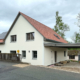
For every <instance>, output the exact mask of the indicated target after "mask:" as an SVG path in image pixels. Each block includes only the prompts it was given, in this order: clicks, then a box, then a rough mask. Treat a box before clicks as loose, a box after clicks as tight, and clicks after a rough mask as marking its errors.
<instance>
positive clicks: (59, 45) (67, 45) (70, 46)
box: [44, 43, 80, 48]
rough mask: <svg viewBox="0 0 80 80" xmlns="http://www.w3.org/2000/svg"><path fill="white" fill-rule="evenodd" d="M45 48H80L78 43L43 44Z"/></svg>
mask: <svg viewBox="0 0 80 80" xmlns="http://www.w3.org/2000/svg"><path fill="white" fill-rule="evenodd" d="M44 46H47V47H61V48H80V43H44Z"/></svg>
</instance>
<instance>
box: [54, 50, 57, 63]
mask: <svg viewBox="0 0 80 80" xmlns="http://www.w3.org/2000/svg"><path fill="white" fill-rule="evenodd" d="M54 59H55V62H57V51H55V52H54Z"/></svg>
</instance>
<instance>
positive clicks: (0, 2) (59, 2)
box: [0, 0, 80, 41]
mask: <svg viewBox="0 0 80 80" xmlns="http://www.w3.org/2000/svg"><path fill="white" fill-rule="evenodd" d="M19 11H20V12H22V13H25V14H26V15H28V16H30V17H32V18H34V19H35V20H37V21H39V22H41V23H43V24H45V25H47V26H48V27H50V28H53V27H54V25H55V13H56V11H59V15H60V16H62V20H63V22H64V23H66V24H68V25H69V26H70V31H67V32H66V39H67V40H69V41H72V40H71V37H72V36H73V35H74V32H78V31H79V28H78V27H77V25H75V22H77V19H76V17H77V15H78V13H80V0H0V33H2V32H5V31H8V29H9V28H10V26H11V24H12V22H13V21H14V19H15V17H16V16H17V14H18V12H19Z"/></svg>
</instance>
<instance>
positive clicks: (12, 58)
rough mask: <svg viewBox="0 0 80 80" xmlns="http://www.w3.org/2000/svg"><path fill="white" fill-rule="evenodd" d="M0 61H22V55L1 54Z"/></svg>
mask: <svg viewBox="0 0 80 80" xmlns="http://www.w3.org/2000/svg"><path fill="white" fill-rule="evenodd" d="M0 60H6V61H19V62H20V61H21V60H20V54H18V55H17V54H12V53H0Z"/></svg>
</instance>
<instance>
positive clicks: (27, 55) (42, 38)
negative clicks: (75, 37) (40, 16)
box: [0, 12, 80, 66]
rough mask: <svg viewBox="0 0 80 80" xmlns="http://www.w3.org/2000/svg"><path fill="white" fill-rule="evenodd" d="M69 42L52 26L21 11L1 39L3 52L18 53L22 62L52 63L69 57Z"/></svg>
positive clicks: (1, 50) (33, 63) (34, 63)
mask: <svg viewBox="0 0 80 80" xmlns="http://www.w3.org/2000/svg"><path fill="white" fill-rule="evenodd" d="M70 46H75V47H76V46H78V47H80V45H77V44H76V45H74V44H67V41H65V40H64V39H63V38H61V37H60V36H59V35H58V34H57V33H56V32H55V31H53V30H52V29H51V28H49V27H47V26H45V25H44V24H42V23H40V22H38V21H36V20H34V19H32V18H30V17H29V16H27V15H25V14H23V13H21V12H19V13H18V15H17V17H16V19H15V20H14V22H13V24H12V25H11V27H10V29H9V31H8V32H7V34H6V35H5V37H4V39H0V52H1V53H17V52H16V51H17V50H19V51H20V52H19V53H20V54H21V56H22V59H21V61H22V62H26V63H31V64H32V65H45V66H47V65H50V64H54V63H55V62H59V61H63V60H66V59H67V47H70Z"/></svg>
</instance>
